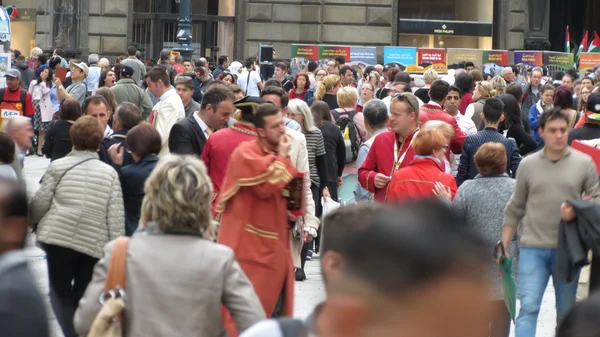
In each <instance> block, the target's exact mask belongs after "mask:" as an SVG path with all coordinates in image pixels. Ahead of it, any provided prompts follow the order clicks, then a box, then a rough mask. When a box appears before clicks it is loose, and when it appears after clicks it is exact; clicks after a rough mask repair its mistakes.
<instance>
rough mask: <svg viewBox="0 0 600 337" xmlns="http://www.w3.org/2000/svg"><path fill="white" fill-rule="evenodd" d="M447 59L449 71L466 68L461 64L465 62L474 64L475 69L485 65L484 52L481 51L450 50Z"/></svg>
mask: <svg viewBox="0 0 600 337" xmlns="http://www.w3.org/2000/svg"><path fill="white" fill-rule="evenodd" d="M446 57H447V65H448V69H458V68H464V66H462V65H461V63H462V64H464V63H465V62H473V64H474V65H475V67H479V66H481V65H482V64H483V62H482V61H483V50H481V49H464V48H448V50H447V55H446Z"/></svg>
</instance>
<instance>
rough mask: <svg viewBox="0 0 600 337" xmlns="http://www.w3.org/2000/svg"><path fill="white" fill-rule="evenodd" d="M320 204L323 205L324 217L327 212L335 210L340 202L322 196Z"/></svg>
mask: <svg viewBox="0 0 600 337" xmlns="http://www.w3.org/2000/svg"><path fill="white" fill-rule="evenodd" d="M321 205H323V218H325V217H326V216H327V214H329V213H331V212H333V211H335V210H336V209H338V208H339V207H340V203H338V202H336V201H334V200H333V199H331V198H323V199H322V200H321Z"/></svg>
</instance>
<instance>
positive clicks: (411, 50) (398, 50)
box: [383, 47, 417, 67]
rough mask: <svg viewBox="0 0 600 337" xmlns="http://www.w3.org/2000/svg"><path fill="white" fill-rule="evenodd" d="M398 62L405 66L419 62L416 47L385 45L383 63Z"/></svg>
mask: <svg viewBox="0 0 600 337" xmlns="http://www.w3.org/2000/svg"><path fill="white" fill-rule="evenodd" d="M392 62H394V63H398V64H400V65H402V66H404V67H407V66H409V65H415V64H417V48H415V47H383V63H384V64H388V63H392Z"/></svg>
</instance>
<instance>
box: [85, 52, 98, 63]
mask: <svg viewBox="0 0 600 337" xmlns="http://www.w3.org/2000/svg"><path fill="white" fill-rule="evenodd" d="M99 59H100V56H98V54H96V53H94V54H90V56H88V65H90V64H92V63H98V60H99Z"/></svg>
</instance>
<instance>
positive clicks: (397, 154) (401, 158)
mask: <svg viewBox="0 0 600 337" xmlns="http://www.w3.org/2000/svg"><path fill="white" fill-rule="evenodd" d="M419 131H420V130H417V131H415V133H414V134H413V135H412V138H411V139H410V143H409V144H408V147H407V148H406V151H404V153H402V154H400V151H401V150H402V148H403V147H404V140H403V141H402V143H400V148H398V141H396V140H395V139H394V159H395V160H394V166H393V167H392V172H391V174H390V178H392V177H393V176H394V173H396V171H398V169H400V165H402V162H403V161H404V157H406V153H407V152H408V150H409V149H410V147H411V146H412V144H413V141H414V140H415V137H416V136H417V135H418V134H419Z"/></svg>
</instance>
